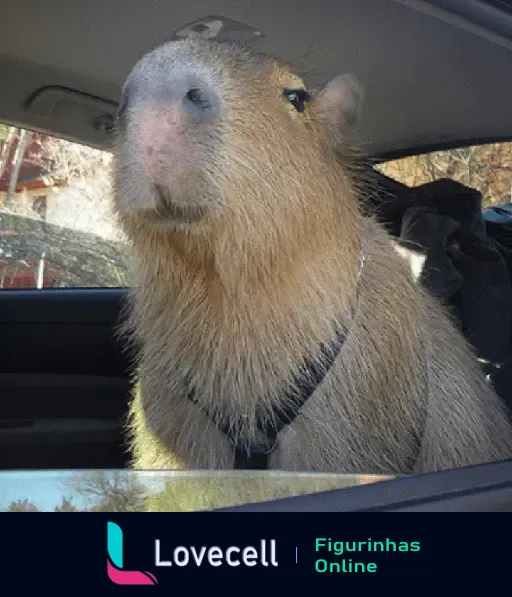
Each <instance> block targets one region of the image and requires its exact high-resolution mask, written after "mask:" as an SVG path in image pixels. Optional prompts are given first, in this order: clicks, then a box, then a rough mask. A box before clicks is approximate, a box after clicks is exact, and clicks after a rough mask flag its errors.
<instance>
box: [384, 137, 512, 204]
mask: <svg viewBox="0 0 512 597" xmlns="http://www.w3.org/2000/svg"><path fill="white" fill-rule="evenodd" d="M376 169H377V170H379V171H380V172H382V174H385V175H386V176H389V177H390V178H393V179H395V180H397V181H399V182H401V183H403V184H406V185H407V186H410V187H415V186H418V185H421V184H424V183H427V182H431V181H434V180H438V179H440V178H451V179H453V180H456V181H457V182H460V183H462V184H465V185H467V186H469V187H472V188H474V189H477V190H478V191H480V192H481V193H482V206H483V207H487V206H490V205H503V204H506V203H510V202H512V195H511V194H512V143H510V142H507V143H504V142H501V143H488V144H484V145H472V146H468V147H460V148H456V149H450V150H445V151H433V152H429V153H423V154H420V155H416V156H410V157H406V158H402V159H397V160H392V161H388V162H384V163H382V164H379V165H377V166H376Z"/></svg>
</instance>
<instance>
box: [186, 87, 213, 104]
mask: <svg viewBox="0 0 512 597" xmlns="http://www.w3.org/2000/svg"><path fill="white" fill-rule="evenodd" d="M186 98H187V100H189V101H190V102H192V103H193V104H194V105H195V106H198V107H199V108H202V107H207V106H209V102H208V98H207V96H206V93H204V92H203V91H201V89H197V88H194V89H190V91H188V92H187V94H186Z"/></svg>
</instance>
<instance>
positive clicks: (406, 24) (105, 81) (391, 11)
mask: <svg viewBox="0 0 512 597" xmlns="http://www.w3.org/2000/svg"><path fill="white" fill-rule="evenodd" d="M511 6H512V2H508V1H507V0H493V1H490V0H486V1H484V0H442V1H441V0H430V1H419V0H364V1H363V2H361V0H343V1H338V2H332V1H330V0H317V1H316V2H313V0H293V1H292V0H280V1H279V2H276V1H275V0H258V1H257V2H256V1H254V0H216V1H215V2H212V1H207V0H189V2H169V0H108V2H105V0H102V1H100V0H87V2H69V0H46V1H45V2H41V1H40V0H3V2H2V3H1V4H0V81H1V82H2V84H1V86H0V121H4V122H5V121H7V122H10V123H13V124H16V125H18V126H25V127H27V128H33V129H35V130H40V131H45V132H52V133H56V134H58V135H60V136H63V137H65V138H68V139H70V140H75V141H79V142H84V143H87V144H90V145H93V146H97V147H102V148H106V149H108V148H109V143H110V136H109V134H108V130H109V123H110V120H109V119H110V118H111V116H112V115H113V114H114V113H115V109H116V104H117V101H118V98H119V92H120V89H121V85H122V83H123V80H124V78H125V77H126V75H127V74H128V72H129V70H130V69H131V67H132V65H133V64H134V62H135V61H136V60H137V59H138V58H139V57H140V56H141V55H142V54H143V53H144V52H146V51H147V50H149V49H150V48H152V47H154V46H155V45H158V44H160V43H162V42H164V41H167V40H169V39H171V38H172V37H173V35H174V34H175V32H176V31H177V30H179V29H180V28H183V27H184V26H186V25H187V24H190V23H193V22H195V21H197V20H201V19H204V18H207V17H211V16H218V15H220V17H221V18H228V19H232V20H234V21H235V22H237V23H239V24H241V26H246V27H248V28H252V29H251V30H253V31H257V32H260V33H261V35H260V36H259V37H257V36H256V37H255V38H254V39H256V41H255V42H254V45H255V48H257V49H258V50H261V51H264V52H269V53H271V54H273V55H276V56H279V57H281V58H283V59H284V60H287V61H291V62H292V63H293V64H294V65H297V66H299V68H301V69H303V70H304V71H305V72H306V73H307V76H306V80H307V81H308V83H309V84H312V85H315V86H316V85H322V84H324V83H325V82H326V81H327V80H329V79H330V78H331V77H333V76H336V75H337V74H339V73H343V72H351V73H353V74H354V75H355V76H356V77H358V78H359V80H360V81H361V82H362V84H363V86H364V88H365V103H364V107H363V112H362V118H361V126H360V135H361V136H360V139H361V142H362V145H363V147H364V148H365V149H366V150H367V152H368V153H369V154H371V155H374V156H387V157H396V156H399V155H405V154H407V153H413V152H417V151H422V150H427V149H434V148H440V147H443V146H447V147H448V146H450V145H451V144H465V143H476V142H484V141H490V140H501V139H503V140H504V139H510V138H512V109H511V104H512V102H511V99H512V76H511V70H512V12H510V11H509V10H508V8H509V7H511ZM500 7H501V8H500ZM232 30H233V31H234V32H235V33H236V32H237V31H236V26H235V27H234V29H232ZM43 88H47V89H46V90H45V91H44V92H41V90H42V89H43ZM105 125H106V126H105Z"/></svg>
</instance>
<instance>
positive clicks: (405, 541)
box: [0, 513, 511, 594]
mask: <svg viewBox="0 0 512 597" xmlns="http://www.w3.org/2000/svg"><path fill="white" fill-rule="evenodd" d="M0 520H1V529H2V543H3V549H2V552H3V554H2V564H3V566H2V567H3V570H4V575H3V577H4V579H5V578H6V571H7V572H8V575H9V577H10V578H15V579H16V587H17V590H18V591H19V592H20V594H24V590H25V589H30V588H37V590H38V592H40V591H41V590H42V589H44V588H46V587H48V588H52V590H53V591H54V592H53V593H52V594H55V589H57V588H58V587H59V586H60V587H62V588H63V589H64V588H65V587H68V589H69V588H73V589H75V588H80V590H82V589H83V590H86V591H89V590H94V591H97V590H101V591H103V590H105V589H107V590H115V591H119V590H121V589H122V590H123V591H126V590H135V587H134V585H145V586H147V587H149V586H152V587H153V588H152V589H149V588H148V589H145V590H148V591H149V592H150V593H151V592H152V591H157V590H158V589H163V590H167V591H169V590H172V589H175V588H176V587H177V585H176V583H177V582H181V581H184V582H186V583H187V585H186V586H187V587H188V588H192V587H201V586H203V587H204V589H205V590H212V591H213V588H215V587H221V586H223V587H229V586H232V587H235V586H236V587H237V591H236V592H237V593H239V592H240V591H243V590H244V587H245V588H250V587H251V585H250V584H246V583H251V582H252V581H253V580H254V581H256V580H260V579H261V580H267V581H269V582H271V583H275V582H277V581H278V579H279V578H282V579H286V582H287V583H288V585H287V586H288V587H289V588H290V589H291V588H292V587H293V586H295V585H296V586H297V587H300V586H301V584H300V583H302V582H304V581H305V580H306V578H305V577H309V578H310V579H312V580H313V581H314V583H318V584H319V585H320V586H323V585H324V583H325V582H328V583H329V584H331V583H333V582H335V583H336V584H337V585H338V586H340V587H341V586H346V583H347V582H350V581H355V580H357V583H360V582H366V580H365V579H368V578H378V579H381V580H384V579H385V578H386V579H394V582H396V581H400V580H401V581H404V580H405V577H424V576H425V575H428V576H432V575H434V576H435V577H441V578H442V579H443V583H446V579H450V578H451V579H453V580H454V582H457V584H458V586H459V587H460V583H461V581H462V582H463V581H464V579H465V578H467V576H468V574H469V575H471V578H472V581H473V580H474V578H475V577H477V576H478V577H481V578H482V579H485V580H487V579H488V578H489V575H490V576H491V577H492V582H493V584H495V583H497V582H499V580H501V579H503V580H504V581H505V582H508V580H509V579H508V572H509V570H510V550H509V549H508V548H506V546H507V545H508V543H507V542H506V541H507V540H508V530H507V529H508V528H510V521H511V518H510V516H509V515H507V514H494V515H493V514H444V515H443V514H430V515H429V514H380V515H379V514H359V515H357V514H315V515H308V514H238V515H237V514H229V513H225V514H223V513H219V514H217V515H216V514H215V513H179V514H163V513H162V514H117V515H116V514H110V515H107V514H100V513H97V514H94V515H93V514H87V513H86V514H79V513H73V514H72V515H68V516H62V515H57V514H40V515H39V516H13V515H12V514H4V515H3V516H2V517H1V519H0ZM216 581H217V582H218V581H221V582H222V583H223V584H222V585H216V584H215V582H216ZM211 583H214V584H211ZM226 583H227V584H226ZM229 583H238V584H233V585H230V584H229ZM244 583H245V584H244ZM290 583H291V584H290ZM338 583H341V584H338ZM130 586H131V588H130ZM268 586H269V587H272V586H277V585H268ZM137 590H139V591H140V590H142V589H141V588H140V586H139V587H138V589H137ZM215 592H216V591H215Z"/></svg>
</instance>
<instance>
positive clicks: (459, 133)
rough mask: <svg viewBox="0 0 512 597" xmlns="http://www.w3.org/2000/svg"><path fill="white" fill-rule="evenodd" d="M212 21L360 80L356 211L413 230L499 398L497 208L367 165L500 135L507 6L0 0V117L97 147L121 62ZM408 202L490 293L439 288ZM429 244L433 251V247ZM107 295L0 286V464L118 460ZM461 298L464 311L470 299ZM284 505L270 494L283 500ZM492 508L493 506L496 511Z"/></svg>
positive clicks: (504, 305) (456, 489)
mask: <svg viewBox="0 0 512 597" xmlns="http://www.w3.org/2000/svg"><path fill="white" fill-rule="evenodd" d="M214 21H215V22H218V21H220V22H222V23H224V27H223V28H222V29H221V32H220V33H219V34H218V37H219V38H222V39H232V40H236V41H242V42H245V43H248V44H251V45H252V46H253V47H254V48H256V49H258V50H261V51H263V52H265V53H269V54H272V55H275V56H278V57H280V58H282V59H284V60H286V61H287V62H290V63H292V64H293V65H294V66H295V67H296V68H297V69H298V71H299V72H301V73H305V75H304V76H305V78H306V81H307V82H308V84H309V85H311V86H313V87H316V86H321V85H323V84H324V83H325V82H326V81H328V80H329V79H331V78H332V77H334V76H336V75H338V74H341V73H346V72H350V73H352V74H354V75H355V76H356V77H357V78H358V79H359V80H360V81H361V83H362V85H363V88H364V105H363V110H362V114H361V121H360V125H359V129H358V134H359V139H360V145H361V148H362V152H363V154H364V155H365V156H367V158H368V159H367V161H368V164H369V165H368V166H367V167H368V169H369V171H370V173H371V176H372V177H373V180H374V181H375V188H374V193H373V195H372V197H371V198H370V199H371V201H370V202H367V204H365V205H366V206H367V207H368V206H369V207H370V209H372V210H374V213H376V214H377V216H378V217H380V218H381V219H382V221H383V222H384V223H385V224H386V225H387V226H389V228H390V230H391V231H392V233H393V234H394V235H395V237H396V238H397V239H398V240H402V241H403V245H404V247H407V242H408V240H411V238H412V239H413V240H414V238H416V237H414V234H416V233H418V234H419V232H417V230H419V229H421V231H422V232H421V233H422V234H426V235H427V238H428V239H430V240H429V242H430V241H431V242H432V247H433V254H434V253H435V256H434V257H435V258H434V257H432V263H431V269H432V271H434V270H435V271H438V270H439V268H441V270H440V271H441V273H442V275H440V276H439V278H438V279H436V280H435V282H433V283H432V286H431V290H432V292H435V293H437V294H438V295H439V296H441V297H442V298H446V300H447V302H448V303H449V305H450V307H451V308H453V310H454V313H455V314H456V316H457V317H458V318H459V320H460V322H461V326H462V327H463V330H464V332H465V333H466V334H467V335H468V337H470V338H471V339H472V341H474V344H475V346H476V347H477V350H478V352H479V356H480V357H481V359H482V361H484V362H485V363H487V365H488V369H486V373H487V374H488V375H491V376H492V375H495V376H496V384H497V385H499V387H500V388H501V390H500V391H501V394H502V397H503V399H504V400H505V402H507V404H509V405H510V406H511V409H512V389H511V390H510V392H509V390H508V385H507V383H510V384H511V385H510V387H511V388H512V382H508V377H507V374H508V371H509V370H508V369H507V368H506V366H504V365H503V363H506V364H507V363H508V359H509V356H510V355H512V352H511V353H510V355H509V351H510V346H512V335H511V334H512V288H511V283H510V279H511V278H510V276H509V263H512V259H511V260H510V261H508V258H509V255H512V252H511V251H512V240H508V239H512V234H510V233H509V231H510V230H511V229H510V225H511V221H512V218H509V219H507V218H505V219H504V221H503V222H498V223H497V222H496V221H494V220H493V221H491V218H490V217H489V218H487V220H486V215H485V213H484V212H483V210H482V200H483V199H485V197H482V195H481V194H480V193H478V192H476V191H475V190H474V189H473V188H471V186H470V185H464V184H461V183H457V182H454V181H450V180H448V179H443V180H438V181H435V182H433V183H429V184H425V185H420V186H417V187H411V186H408V185H406V184H404V183H403V182H400V181H398V180H395V179H393V178H392V177H389V176H387V175H384V174H382V173H380V172H379V171H378V169H376V168H374V167H373V166H374V165H378V164H380V163H385V162H387V161H389V160H395V159H399V158H403V157H405V156H413V155H420V154H423V153H426V152H429V151H437V150H443V149H449V148H453V147H466V146H469V145H477V144H484V143H491V142H499V141H503V142H505V141H510V140H512V110H511V109H510V106H511V98H512V77H511V76H510V69H511V65H512V1H507V0H444V1H441V0H366V1H365V2H360V1H359V0H343V1H339V2H330V1H328V0H319V1H318V2H315V3H313V2H311V1H309V2H308V1H306V0H294V1H293V2H291V0H282V1H281V2H278V3H276V2H270V1H269V0H258V2H255V1H251V0H242V1H240V0H237V1H234V0H217V1H215V2H211V1H203V0H194V1H192V2H187V3H184V2H177V1H174V2H169V0H151V1H147V0H145V1H141V0H110V1H109V2H100V1H98V0H89V1H88V2H80V3H78V2H76V3H73V2H68V1H67V0H51V1H48V2H40V1H36V0H16V1H15V0H1V1H0V81H1V82H2V84H1V86H0V123H6V124H9V125H12V126H17V127H23V128H26V129H29V130H33V131H39V132H43V133H48V134H51V135H55V136H57V137H60V138H62V139H66V140H69V141H73V142H76V143H83V144H85V145H88V146H91V147H94V148H98V149H102V150H105V151H110V149H111V140H112V130H113V125H114V117H115V113H116V109H117V102H118V100H119V95H120V90H121V86H122V84H123V81H124V78H125V76H126V75H127V74H128V72H129V71H130V69H131V67H132V65H133V64H134V63H135V61H136V60H138V58H139V57H140V56H141V55H142V54H143V53H144V52H146V51H148V50H149V49H151V48H153V47H154V46H156V45H158V44H160V43H162V42H164V41H167V40H171V39H177V38H179V37H180V36H183V35H185V33H187V32H188V34H190V32H192V33H195V34H199V32H203V31H205V30H206V28H207V26H208V23H211V22H214ZM510 184H511V185H512V178H511V183H510ZM425 205H427V206H430V207H432V206H435V208H436V210H437V211H436V213H437V214H438V215H439V217H440V218H451V219H452V220H453V219H455V220H456V221H457V223H458V226H459V228H460V229H461V230H462V232H461V235H462V236H461V237H460V238H459V239H458V240H457V247H458V250H459V251H460V250H461V249H460V247H461V246H462V252H463V253H464V256H465V257H467V259H466V260H464V259H465V257H464V259H462V258H461V260H460V261H459V262H457V263H460V264H463V266H464V267H466V266H467V264H468V263H469V262H471V263H475V264H477V265H478V264H480V265H481V264H482V263H484V264H491V265H492V266H493V268H494V269H492V271H491V269H485V268H483V269H482V268H480V270H478V271H485V272H490V273H489V276H491V277H492V280H493V281H494V282H493V283H495V286H494V288H495V289H496V288H498V292H497V293H496V292H494V293H492V292H490V293H488V294H485V293H484V294H482V292H481V290H480V289H481V287H483V286H485V283H486V282H485V280H484V279H483V278H482V277H478V276H477V275H475V276H473V277H472V275H471V274H470V273H467V274H464V276H463V279H462V282H464V283H462V282H461V281H460V280H459V286H457V292H455V291H454V290H453V288H454V287H453V284H455V282H454V277H453V276H455V277H456V275H458V274H460V272H461V271H462V269H461V268H462V265H461V267H458V268H456V269H457V271H456V272H453V271H452V269H453V268H452V266H453V263H454V262H453V261H450V262H449V263H448V262H447V255H448V256H450V255H452V253H450V250H451V249H450V246H449V242H448V241H447V239H446V238H441V239H440V238H437V237H436V238H433V237H431V236H429V234H430V233H429V232H428V231H427V232H426V233H425V232H424V228H422V226H421V224H422V221H421V222H419V223H418V220H417V219H414V218H413V217H412V216H411V214H412V212H411V211H410V208H411V207H417V206H425ZM415 213H416V212H415ZM495 213H498V212H495ZM482 227H484V228H485V234H484V236H485V238H484V236H483V233H482ZM411 235H412V236H411ZM477 237H478V243H479V244H478V246H477V241H476V240H475V239H476V238H477ZM461 239H462V240H461ZM1 242H2V241H1V239H0V243H1ZM508 242H509V243H510V244H507V243H508ZM461 243H462V244H461ZM464 243H466V244H464ZM490 244H492V246H490ZM439 246H441V247H442V251H441V257H439V255H440V253H439V250H437V252H436V251H435V250H434V249H436V248H437V249H439ZM465 246H466V247H468V249H467V251H465V250H464V247H465ZM468 256H469V257H468ZM436 259H439V260H440V261H439V260H438V261H436ZM498 262H499V263H498ZM440 263H441V265H439V264H440ZM468 267H469V266H468ZM475 267H476V266H475ZM486 267H487V266H486ZM489 267H490V266H489ZM436 268H437V269H436ZM450 268H452V269H450ZM476 269H478V268H476ZM464 271H469V270H464ZM479 275H480V274H479ZM486 275H487V274H486ZM441 278H442V279H441ZM457 279H458V278H457ZM450 285H451V286H450ZM125 293H126V288H124V287H118V288H115V287H113V286H110V287H102V288H99V287H98V288H92V287H90V288H80V287H78V286H74V287H70V288H51V289H50V288H47V289H46V288H45V289H43V290H38V289H13V288H10V289H2V290H0V337H1V338H2V340H3V341H2V342H1V343H0V470H19V469H24V470H44V469H123V468H125V467H127V466H128V463H129V460H130V454H129V451H128V449H127V447H126V445H125V441H124V429H123V425H124V422H125V416H126V409H127V403H128V400H129V398H130V388H131V377H130V376H131V373H132V372H133V360H132V355H130V353H129V351H127V350H126V348H125V347H124V346H123V344H122V341H121V340H120V338H119V337H118V335H117V333H116V330H117V327H118V324H119V322H120V320H121V318H122V313H123V304H124V299H125ZM475 296H478V297H479V298H478V304H477V305H476V306H475V304H473V303H470V300H471V298H472V297H475ZM482 318H484V319H482ZM498 362H499V364H500V365H499V367H497V368H496V367H494V368H493V363H498ZM511 362H512V360H511ZM511 379H512V376H511ZM445 478H446V479H447V477H445ZM396 483H401V485H400V486H399V488H400V489H398V488H397V493H396V496H397V500H398V496H401V498H400V500H402V501H400V500H398V501H397V502H396V503H395V502H394V505H393V506H392V507H391V506H389V508H390V509H393V508H395V509H400V508H405V505H407V507H408V508H409V509H414V508H415V507H418V506H417V505H418V504H419V503H421V499H423V498H420V497H418V495H419V494H416V493H415V491H419V492H421V491H422V489H421V487H420V486H419V485H414V483H413V479H401V480H397V481H396ZM436 483H438V484H437V488H438V490H439V492H441V493H442V492H443V491H445V490H446V492H447V493H446V495H450V496H452V497H454V496H456V497H457V500H459V501H457V504H459V503H461V504H462V502H464V504H466V503H467V500H470V499H471V500H474V502H473V504H475V503H477V502H478V500H479V499H482V498H481V497H479V496H478V495H476V493H475V494H474V496H473V497H471V498H470V497H467V496H468V493H471V491H472V489H471V487H473V488H474V487H475V486H476V485H479V487H480V488H482V491H483V492H485V491H487V490H488V491H489V492H491V493H492V494H493V496H495V495H497V493H496V492H498V493H500V492H501V493H500V495H502V494H503V493H504V492H506V493H507V495H508V496H509V498H508V499H509V500H510V495H511V488H512V471H511V469H510V466H508V467H507V466H506V463H505V464H503V465H502V466H501V467H500V465H495V466H494V467H491V468H486V469H485V470H483V469H480V468H478V467H477V469H475V471H474V476H471V475H469V476H466V477H464V476H463V475H459V476H457V477H456V478H455V477H453V478H451V477H450V479H449V480H447V481H446V482H445V481H442V480H441V481H439V482H436ZM443 483H446V484H447V485H446V486H445V485H443ZM397 487H398V486H397ZM360 489H363V488H352V489H347V490H343V492H348V493H345V495H346V496H347V497H346V501H345V502H343V503H344V504H345V506H343V507H340V508H341V509H343V508H345V509H348V510H350V508H351V507H355V506H354V504H355V502H351V498H350V492H352V491H353V492H354V495H356V494H357V492H358V491H359V490H360ZM365 489H367V490H368V491H369V488H365ZM371 491H384V489H382V490H379V489H377V488H372V490H371ZM400 492H401V493H400ZM427 493H428V492H427ZM357 495H359V494H357ZM368 495H369V494H368ZM385 495H386V496H387V497H386V499H388V498H390V494H389V492H388V493H387V494H385ZM422 495H424V494H422ZM429 495H431V497H432V496H433V495H434V494H429ZM443 495H444V494H443ZM372 496H373V497H372V498H371V499H370V498H368V499H369V501H368V503H367V504H366V505H364V504H362V503H361V502H358V503H359V507H360V508H363V507H364V508H367V509H368V510H372V509H373V510H378V509H379V508H384V506H383V504H384V502H386V499H384V502H383V501H382V500H383V498H382V496H381V495H377V494H372ZM294 499H295V498H290V500H292V501H288V502H287V503H288V506H287V507H289V508H290V509H292V510H293V508H294V507H295V506H294V504H295V502H293V500H294ZM298 499H299V498H297V500H298ZM311 499H313V497H311ZM314 499H315V500H317V501H316V502H314V503H312V502H310V503H309V505H308V508H311V509H312V510H315V509H322V508H326V509H329V508H331V506H332V504H330V505H325V502H320V501H318V500H320V494H319V495H318V496H317V497H316V498H314ZM332 499H336V498H335V495H334V494H333V497H332ZM358 499H359V498H357V500H358ZM390 499H391V498H390ZM493 499H494V498H493ZM500 499H501V498H500ZM403 500H405V501H403ZM418 500H419V501H418ZM496 500H498V498H496ZM498 502H499V500H498ZM498 502H496V503H495V506H493V507H495V509H500V508H502V507H503V503H504V502H503V503H502V502H500V504H501V505H500V506H497V505H496V504H497V503H498ZM386 503H387V502H386ZM315 504H316V505H315ZM321 504H324V505H323V506H322V505H321ZM351 504H352V506H351ZM400 504H401V505H400ZM404 504H405V505H404ZM251 507H253V506H244V507H242V509H243V508H245V510H248V509H250V508H251ZM261 507H263V506H261ZM439 507H440V508H441V509H442V508H445V505H441V506H439ZM455 507H456V506H454V508H455ZM464 507H466V505H461V508H464ZM269 508H270V506H269Z"/></svg>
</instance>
